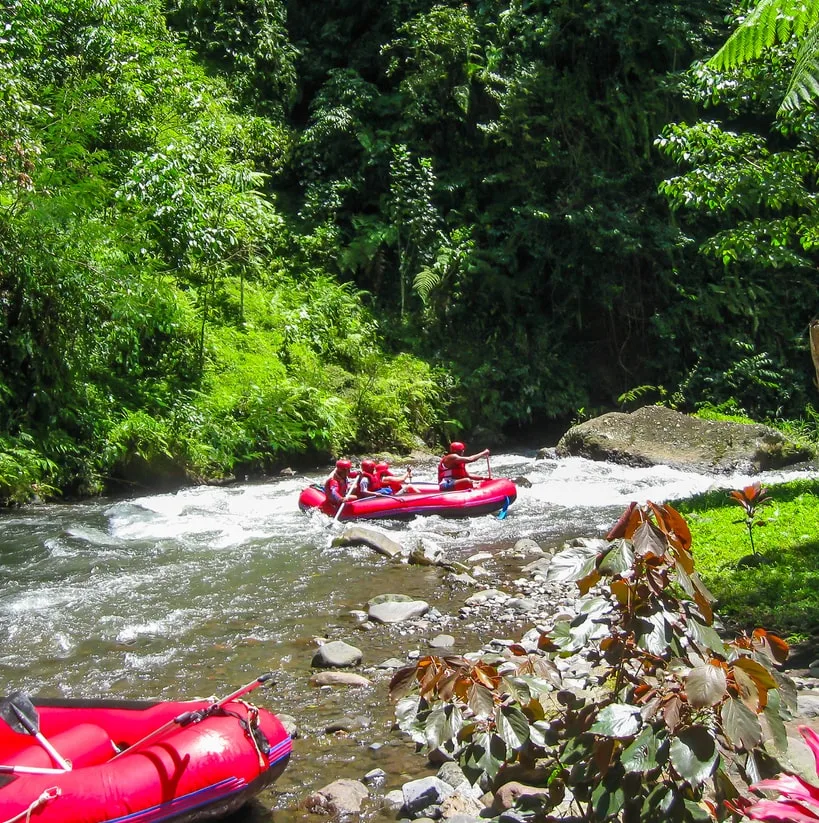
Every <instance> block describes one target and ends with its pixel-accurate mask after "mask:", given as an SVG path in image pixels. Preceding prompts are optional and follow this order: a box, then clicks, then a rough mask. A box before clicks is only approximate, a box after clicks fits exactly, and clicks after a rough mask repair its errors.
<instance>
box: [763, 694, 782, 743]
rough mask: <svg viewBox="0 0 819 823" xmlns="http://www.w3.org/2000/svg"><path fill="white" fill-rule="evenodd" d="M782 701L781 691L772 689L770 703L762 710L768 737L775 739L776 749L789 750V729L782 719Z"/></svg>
mask: <svg viewBox="0 0 819 823" xmlns="http://www.w3.org/2000/svg"><path fill="white" fill-rule="evenodd" d="M780 703H781V699H780V697H779V691H778V690H776V689H771V690H770V691H769V692H768V705H767V706H765V710H764V711H763V712H762V721H763V723H764V725H765V726H766V727H767V729H768V734H767V735H766V737H768V738H769V739H770V740H772V741H773V744H774V747H775V748H776V750H777V751H779V752H786V751H787V750H788V730H787V729H786V728H785V724H784V722H783V721H782V714H781V710H780Z"/></svg>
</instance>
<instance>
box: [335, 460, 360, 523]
mask: <svg viewBox="0 0 819 823" xmlns="http://www.w3.org/2000/svg"><path fill="white" fill-rule="evenodd" d="M359 480H361V473H360V472H359V474H358V476H357V477H356V479H355V480H354V481H353V485H352V488H351V489H350V491H348V492H347V494H346V495H345V496H344V499H343V500H342V501H341V503H339V505H338V509H336V513H335V515H334V516H333V520H332V522H333V523H338V518H339V517H341V512H342V511H343V510H344V506H346V505H347V501H348V500H351V499H352V496H353V493H354V492H355V490H356V489H357V488H358V482H359Z"/></svg>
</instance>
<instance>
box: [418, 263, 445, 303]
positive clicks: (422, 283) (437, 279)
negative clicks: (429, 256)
mask: <svg viewBox="0 0 819 823" xmlns="http://www.w3.org/2000/svg"><path fill="white" fill-rule="evenodd" d="M440 283H441V276H440V275H439V274H438V272H436V271H434V270H433V269H421V271H419V272H418V274H416V275H415V279H414V280H413V282H412V287H413V288H414V289H415V291H416V293H417V294H418V296H419V297H420V298H421V302H423V303H424V304H426V302H427V300H428V299H429V295H430V292H431V291H432V290H433V289H434V288H435V287H436V286H438V285H440Z"/></svg>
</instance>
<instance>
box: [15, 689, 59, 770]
mask: <svg viewBox="0 0 819 823" xmlns="http://www.w3.org/2000/svg"><path fill="white" fill-rule="evenodd" d="M0 717H2V718H3V720H5V721H6V723H8V724H9V726H10V727H11V729H12V731H15V732H18V733H19V734H30V735H33V736H34V737H36V738H37V742H38V743H39V744H40V745H41V746H42V747H43V748H44V749H45V750H46V751H47V752H48V753H49V755H51V759H52V760H53V761H54V762H55V763H56V764H57V765H58V766H60V767H61V768H62V770H63V771H66V772H70V771H71V764H70V763H69V762H68V761H67V760H66V759H65V758H64V757H63V756H62V755H61V754H60V753H59V752H58V751H57V750H56V749H55V748H54V746H52V745H51V743H49V742H48V740H46V738H45V736H44V735H43V734H41V733H40V716H39V715H38V714H37V709H35V708H34V704H33V703H32V702H31V700H29V699H28V697H26V695H24V694H23V693H22V692H14V693H13V694H10V695H9V696H8V697H7V698H5V699H4V700H2V701H0Z"/></svg>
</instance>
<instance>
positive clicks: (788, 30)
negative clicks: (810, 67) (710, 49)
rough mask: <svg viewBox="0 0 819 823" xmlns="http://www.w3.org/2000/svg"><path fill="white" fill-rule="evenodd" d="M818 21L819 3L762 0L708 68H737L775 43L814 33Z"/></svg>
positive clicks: (801, 0) (817, 1) (710, 62)
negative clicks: (810, 32)
mask: <svg viewBox="0 0 819 823" xmlns="http://www.w3.org/2000/svg"><path fill="white" fill-rule="evenodd" d="M817 21H819V0H761V2H760V3H759V4H758V5H757V6H756V7H755V8H754V10H753V11H752V12H751V13H750V14H749V15H748V17H746V18H745V20H744V21H743V22H742V24H741V25H740V26H739V28H737V29H736V31H735V32H734V33H733V34H732V35H731V36H730V37H729V38H728V39H727V40H726V41H725V43H724V44H723V46H722V48H721V49H720V50H719V51H718V52H717V53H716V54H715V55H714V56H713V57H712V58H711V59H710V60H709V61H708V65H709V66H711V67H712V68H715V69H732V68H736V67H737V66H739V65H741V64H742V63H747V62H748V61H749V60H753V59H754V58H757V57H759V56H760V55H761V54H762V52H763V50H764V49H766V48H769V47H770V46H773V45H774V44H775V43H784V42H785V41H786V40H789V39H790V38H791V37H793V36H796V37H799V36H802V35H803V34H804V33H805V32H809V31H811V30H812V29H813V28H814V26H815V25H816V23H817Z"/></svg>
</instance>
